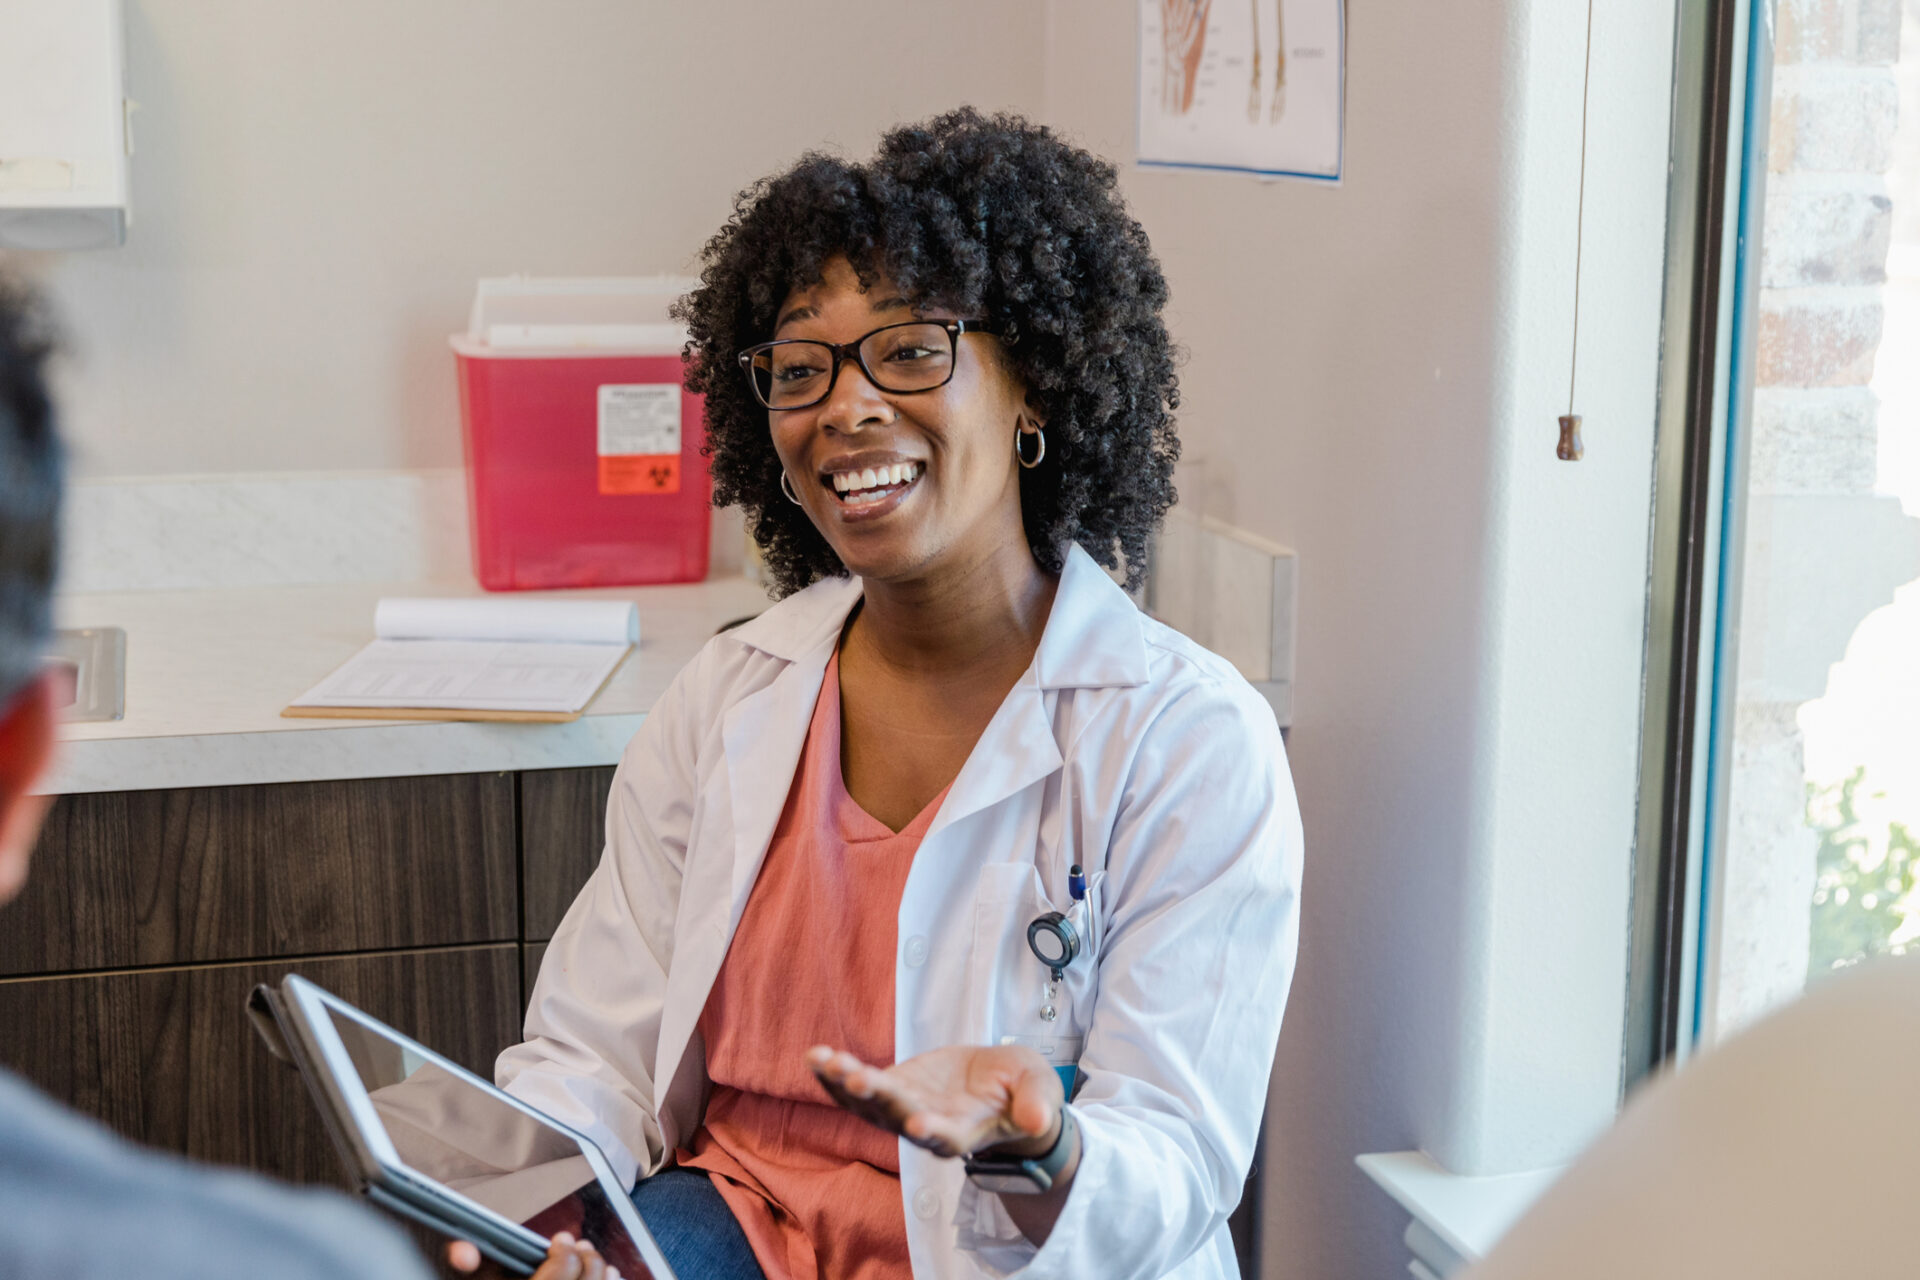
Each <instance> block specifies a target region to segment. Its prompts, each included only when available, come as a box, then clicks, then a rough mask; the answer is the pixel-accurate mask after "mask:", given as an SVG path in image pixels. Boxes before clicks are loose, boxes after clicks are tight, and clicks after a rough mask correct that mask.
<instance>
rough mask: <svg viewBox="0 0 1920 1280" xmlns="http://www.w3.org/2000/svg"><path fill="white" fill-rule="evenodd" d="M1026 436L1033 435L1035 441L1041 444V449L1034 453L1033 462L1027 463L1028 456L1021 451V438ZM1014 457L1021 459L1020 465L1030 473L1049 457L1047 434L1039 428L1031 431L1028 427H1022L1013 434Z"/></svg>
mask: <svg viewBox="0 0 1920 1280" xmlns="http://www.w3.org/2000/svg"><path fill="white" fill-rule="evenodd" d="M1024 435H1031V436H1032V437H1033V438H1034V439H1035V440H1038V441H1039V442H1040V448H1039V450H1038V451H1036V452H1035V453H1034V455H1033V461H1032V462H1028V461H1027V455H1026V454H1025V453H1023V452H1022V451H1021V449H1020V437H1021V436H1024ZM1013 456H1014V457H1016V458H1018V459H1020V465H1021V466H1023V467H1025V468H1026V469H1027V470H1029V471H1031V470H1033V469H1034V468H1035V467H1037V466H1039V465H1040V463H1041V461H1042V460H1043V459H1044V458H1045V457H1046V456H1047V433H1046V432H1045V431H1042V430H1041V429H1040V428H1039V427H1034V428H1032V429H1031V430H1029V429H1028V428H1026V427H1021V428H1020V429H1019V430H1018V431H1015V432H1014V433H1013Z"/></svg>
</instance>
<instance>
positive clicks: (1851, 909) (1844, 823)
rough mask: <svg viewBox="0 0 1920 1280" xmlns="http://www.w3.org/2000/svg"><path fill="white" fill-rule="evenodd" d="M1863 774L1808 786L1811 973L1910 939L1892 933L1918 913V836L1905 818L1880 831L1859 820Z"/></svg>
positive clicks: (1895, 948)
mask: <svg viewBox="0 0 1920 1280" xmlns="http://www.w3.org/2000/svg"><path fill="white" fill-rule="evenodd" d="M1865 778H1866V770H1865V769H1864V768H1862V769H1855V770H1854V771H1853V774H1852V775H1851V776H1850V777H1847V778H1844V779H1842V780H1841V781H1840V782H1838V783H1835V784H1834V785H1832V786H1828V787H1818V786H1815V785H1813V784H1812V783H1809V784H1808V785H1807V825H1808V826H1809V827H1811V828H1813V830H1815V831H1816V832H1818V833H1819V835H1820V852H1819V854H1818V855H1817V858H1818V861H1817V863H1816V870H1815V873H1814V882H1813V938H1812V947H1811V953H1810V954H1809V956H1808V959H1807V972H1808V974H1809V975H1816V976H1817V975H1819V974H1822V973H1827V972H1829V971H1831V970H1834V969H1844V968H1846V967H1847V966H1848V965H1851V964H1857V963H1858V962H1859V961H1861V960H1863V959H1865V958H1867V957H1868V956H1875V955H1884V954H1899V953H1901V952H1903V951H1906V950H1907V949H1908V947H1909V946H1910V945H1912V941H1913V940H1911V939H1902V941H1900V942H1898V943H1896V942H1895V941H1894V939H1895V937H1896V935H1898V934H1900V932H1901V930H1902V928H1903V927H1904V926H1905V925H1906V924H1907V918H1908V916H1909V914H1916V915H1920V895H1917V894H1916V893H1915V887H1916V885H1920V841H1916V840H1915V838H1914V835H1913V833H1912V832H1911V831H1910V830H1908V828H1907V826H1906V824H1905V823H1901V822H1889V823H1888V824H1887V826H1886V829H1885V831H1884V832H1881V831H1880V830H1878V829H1877V828H1876V826H1875V825H1874V824H1871V823H1869V822H1868V821H1866V820H1863V819H1862V817H1861V816H1860V812H1859V800H1860V796H1859V794H1858V793H1859V790H1860V787H1861V785H1862V784H1863V783H1864V781H1865Z"/></svg>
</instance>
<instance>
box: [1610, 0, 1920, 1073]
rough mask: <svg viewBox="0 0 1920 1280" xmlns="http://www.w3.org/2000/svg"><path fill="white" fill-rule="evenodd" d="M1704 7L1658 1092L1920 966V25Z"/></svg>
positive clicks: (1815, 12) (1656, 861)
mask: <svg viewBox="0 0 1920 1280" xmlns="http://www.w3.org/2000/svg"><path fill="white" fill-rule="evenodd" d="M1685 7H1686V6H1683V9H1684V8H1685ZM1692 8H1693V9H1694V10H1695V11H1696V13H1697V14H1698V15H1699V16H1698V23H1699V26H1700V32H1699V36H1698V39H1697V40H1696V41H1695V51H1696V54H1697V69H1696V72H1695V75H1694V80H1695V82H1696V83H1695V89H1696V90H1697V92H1696V93H1695V96H1694V97H1692V98H1691V99H1688V98H1687V96H1686V91H1687V86H1688V78H1687V70H1688V68H1687V62H1686V58H1687V52H1686V49H1687V46H1686V41H1685V38H1684V32H1683V42H1682V68H1681V69H1682V77H1681V97H1679V98H1677V99H1676V105H1677V107H1678V108H1680V111H1679V112H1678V113H1677V115H1676V122H1677V123H1676V133H1675V139H1676V152H1675V160H1676V179H1675V182H1676V193H1675V199H1674V201H1673V206H1672V207H1673V209H1674V211H1675V214H1676V223H1675V234H1674V235H1673V236H1672V237H1671V238H1670V242H1669V255H1670V260H1671V263H1672V267H1673V271H1672V273H1671V275H1670V286H1669V324H1668V340H1667V348H1666V357H1665V358H1666V361H1667V363H1668V365H1669V366H1670V372H1669V377H1668V378H1667V383H1666V385H1667V388H1668V392H1669V399H1670V400H1671V401H1672V403H1670V404H1669V403H1664V402H1663V408H1662V431H1663V445H1662V462H1661V471H1660V480H1659V484H1658V485H1657V490H1658V492H1659V494H1660V498H1659V499H1658V500H1657V503H1656V505H1657V507H1658V511H1657V514H1656V553H1655V558H1654V566H1653V570H1654V573H1653V578H1654V601H1655V606H1656V607H1655V616H1656V618H1659V619H1663V620H1664V625H1661V626H1656V627H1655V628H1654V631H1653V634H1652V635H1651V637H1650V648H1649V659H1648V719H1647V728H1648V736H1647V747H1646V756H1647V760H1646V764H1645V766H1644V767H1643V805H1642V824H1641V840H1640V844H1641V848H1640V849H1639V851H1638V855H1637V864H1638V870H1639V873H1640V874H1639V876H1638V877H1637V882H1636V890H1635V893H1636V919H1637V922H1638V927H1639V932H1638V934H1637V938H1636V946H1635V969H1636V976H1635V981H1634V983H1633V988H1634V1000H1633V1005H1634V1020H1635V1023H1636V1025H1635V1026H1633V1027H1630V1029H1629V1031H1630V1034H1629V1042H1630V1045H1631V1044H1635V1043H1637V1044H1638V1051H1637V1053H1636V1052H1635V1051H1633V1050H1630V1052H1629V1061H1628V1070H1629V1074H1630V1076H1631V1075H1637V1074H1639V1073H1640V1072H1642V1071H1644V1070H1646V1069H1649V1068H1650V1067H1652V1066H1653V1065H1656V1064H1657V1063H1658V1062H1659V1061H1661V1060H1662V1059H1664V1058H1666V1057H1669V1056H1673V1055H1676V1054H1683V1053H1684V1052H1686V1050H1687V1048H1688V1047H1689V1046H1690V1045H1692V1044H1693V1043H1695V1042H1707V1041H1711V1040H1712V1039H1714V1038H1716V1037H1719V1036H1724V1035H1726V1034H1727V1033H1729V1032H1730V1031H1732V1030H1734V1029H1737V1028H1738V1027H1739V1026H1741V1025H1743V1024H1744V1023H1746V1022H1747V1021H1750V1020H1751V1019H1753V1018H1755V1017H1757V1016H1759V1015H1760V1014H1761V1013H1764V1012H1765V1011H1767V1010H1768V1009H1770V1008H1772V1007H1774V1006H1775V1005H1777V1004H1779V1003H1780V1002H1782V1001H1784V1000H1786V999H1790V998H1791V997H1793V996H1794V995H1797V994H1798V993H1799V992H1800V991H1801V990H1803V989H1804V988H1805V986H1806V985H1807V984H1808V983H1809V982H1811V981H1817V980H1818V979H1819V978H1820V977H1821V976H1822V975H1824V974H1827V973H1831V972H1833V971H1834V970H1836V969H1841V968H1845V967H1848V966H1850V965H1853V964H1857V963H1859V962H1861V961H1862V960H1863V959H1866V958H1868V957H1871V956H1874V955H1878V954H1884V953H1892V952H1899V951H1903V950H1907V949H1909V948H1911V949H1917V950H1920V0H1778V3H1777V8H1776V5H1775V4H1774V3H1773V2H1772V0H1756V2H1753V3H1748V2H1747V0H1739V3H1718V4H1717V3H1713V0H1701V2H1700V3H1698V4H1695V5H1693V6H1692ZM1684 21H1685V20H1684V19H1683V23H1684ZM1688 101H1691V102H1692V103H1693V104H1694V120H1693V124H1694V125H1695V126H1696V128H1697V132H1694V133H1689V132H1688V131H1687V130H1686V129H1685V128H1684V127H1683V125H1684V124H1685V123H1686V121H1685V119H1684V116H1685V108H1686V106H1687V104H1688ZM1689 183H1691V184H1692V185H1691V186H1688V184H1689ZM1716 219H1717V223H1716ZM1689 233H1691V234H1689ZM1683 374H1684V376H1682V375H1683ZM1669 428H1671V429H1672V434H1671V435H1669ZM1636 1035H1637V1037H1638V1039H1637V1042H1636Z"/></svg>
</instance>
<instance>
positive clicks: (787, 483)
mask: <svg viewBox="0 0 1920 1280" xmlns="http://www.w3.org/2000/svg"><path fill="white" fill-rule="evenodd" d="M780 492H782V493H784V494H786V495H787V501H788V502H791V503H792V504H793V505H794V506H796V507H798V506H801V505H803V504H802V503H801V501H800V499H798V498H796V497H794V496H793V481H791V480H789V479H788V478H787V469H786V468H785V467H782V468H780Z"/></svg>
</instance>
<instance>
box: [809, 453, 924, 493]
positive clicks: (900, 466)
mask: <svg viewBox="0 0 1920 1280" xmlns="http://www.w3.org/2000/svg"><path fill="white" fill-rule="evenodd" d="M922 470H923V468H922V467H921V465H920V464H919V463H917V462H894V463H889V464H888V465H887V466H884V467H868V468H866V469H865V470H862V471H835V472H833V473H832V475H830V476H829V477H828V479H829V480H831V481H832V483H833V488H834V492H836V493H839V494H842V495H844V498H843V500H844V501H847V502H871V501H874V500H876V499H878V498H880V497H882V496H884V495H881V494H870V493H867V492H866V490H869V489H878V488H882V487H886V488H891V487H893V486H894V485H900V484H910V483H911V482H913V481H915V480H918V479H919V478H920V472H921V471H922Z"/></svg>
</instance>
